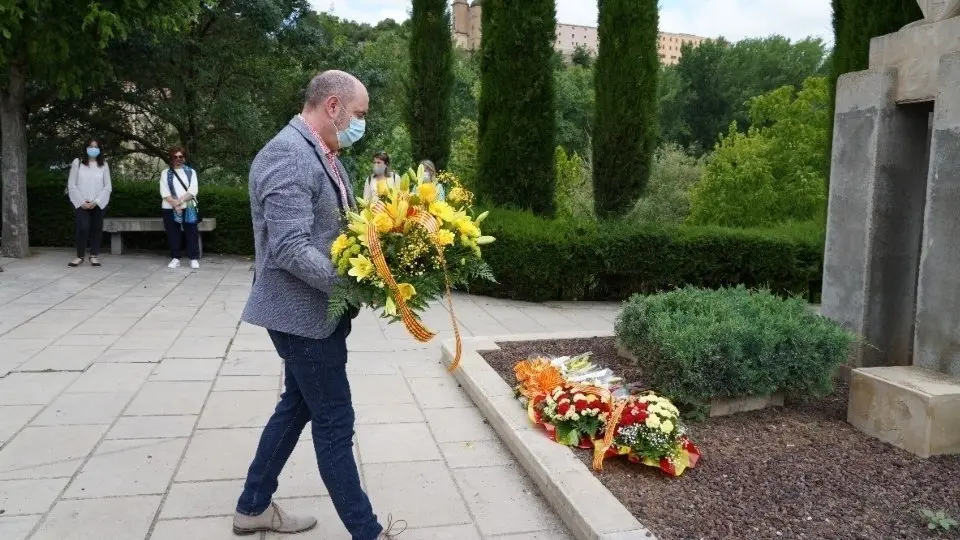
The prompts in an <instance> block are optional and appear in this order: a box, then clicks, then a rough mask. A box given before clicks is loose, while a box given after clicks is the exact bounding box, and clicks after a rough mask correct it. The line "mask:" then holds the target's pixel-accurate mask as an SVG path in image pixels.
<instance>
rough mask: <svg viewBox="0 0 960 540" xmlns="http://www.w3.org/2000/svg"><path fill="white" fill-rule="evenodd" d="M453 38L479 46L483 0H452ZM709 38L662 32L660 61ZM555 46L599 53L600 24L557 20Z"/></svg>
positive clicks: (670, 61) (670, 59) (671, 59)
mask: <svg viewBox="0 0 960 540" xmlns="http://www.w3.org/2000/svg"><path fill="white" fill-rule="evenodd" d="M452 23H453V24H452V26H453V28H452V31H453V42H454V44H455V45H456V46H457V47H460V48H462V49H467V50H470V51H474V50H477V49H479V48H480V35H481V28H480V26H481V25H480V0H473V1H472V2H469V3H468V2H467V0H453V17H452ZM705 39H707V38H704V37H700V36H694V35H691V34H672V33H667V32H660V46H659V53H660V62H661V63H664V64H668V65H673V64H676V63H677V62H679V61H680V47H682V46H683V45H684V44H685V43H690V44H691V45H693V46H694V47H696V46H698V45H700V43H701V42H703V40H705ZM554 47H555V48H556V49H557V51H559V52H560V53H562V54H563V55H564V56H567V57H569V56H570V55H572V54H573V52H574V51H575V50H576V49H577V47H584V48H586V49H587V50H588V51H590V52H591V54H594V55H595V54H597V27H595V26H584V25H580V24H563V23H557V38H556V41H554Z"/></svg>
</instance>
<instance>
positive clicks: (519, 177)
mask: <svg viewBox="0 0 960 540" xmlns="http://www.w3.org/2000/svg"><path fill="white" fill-rule="evenodd" d="M481 24H482V25H483V34H482V37H481V42H480V55H481V56H480V77H481V94H480V104H479V126H478V127H479V133H478V134H479V145H480V150H479V159H478V161H479V174H478V178H477V191H478V194H479V196H480V197H481V199H483V200H486V201H488V202H492V203H494V204H497V205H501V206H509V207H515V208H525V209H530V210H533V211H534V212H535V213H537V214H540V215H551V214H553V212H554V192H555V191H556V178H555V175H554V168H555V167H554V161H553V155H554V150H555V147H556V142H555V141H556V118H555V116H554V108H555V105H554V99H555V98H554V79H553V56H554V50H553V43H554V40H555V39H556V25H557V21H556V6H555V4H554V0H484V1H483V10H482V21H481Z"/></svg>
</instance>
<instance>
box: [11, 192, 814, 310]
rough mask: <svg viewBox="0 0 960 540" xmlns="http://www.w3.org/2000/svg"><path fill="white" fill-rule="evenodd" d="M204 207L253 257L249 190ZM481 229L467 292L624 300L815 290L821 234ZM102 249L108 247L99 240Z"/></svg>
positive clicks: (67, 233) (143, 236)
mask: <svg viewBox="0 0 960 540" xmlns="http://www.w3.org/2000/svg"><path fill="white" fill-rule="evenodd" d="M157 189H158V188H157V186H156V183H155V182H117V183H115V185H114V190H113V195H112V196H111V200H110V206H109V207H108V208H107V216H108V217H150V216H157V217H159V216H160V201H159V199H160V196H159V193H158V191H157ZM63 190H64V182H62V181H50V180H41V181H31V182H30V183H29V185H28V188H27V191H28V197H29V202H30V208H29V212H30V216H29V217H30V238H31V244H32V245H35V246H69V245H71V244H72V243H73V234H74V225H73V213H72V211H71V206H70V203H69V201H68V200H67V196H66V195H65V194H64V192H63ZM199 199H200V205H201V210H202V212H203V213H204V215H205V216H207V217H213V218H216V219H217V229H216V230H215V231H213V232H209V233H204V235H203V244H204V250H205V251H209V252H219V253H230V254H236V255H253V251H254V248H253V226H252V225H251V222H250V205H249V202H248V198H247V190H246V189H245V188H242V187H227V186H216V185H204V186H201V191H200V197H199ZM483 226H484V233H485V234H491V235H493V236H496V238H497V241H496V242H495V243H494V244H491V245H489V246H485V248H484V257H485V258H486V260H487V261H488V262H489V263H490V266H491V267H492V268H493V271H494V274H495V275H496V276H497V280H498V281H499V283H498V284H488V283H478V284H477V285H476V286H475V287H474V288H473V289H472V290H473V291H474V292H478V293H481V294H486V295H489V296H498V297H504V298H511V299H517V300H527V301H533V302H540V301H549V300H624V299H626V298H629V297H630V295H632V294H634V293H648V292H653V291H659V290H665V289H670V288H673V287H678V286H683V285H697V286H702V287H721V286H726V285H737V284H744V285H747V286H749V287H763V286H767V287H770V288H771V289H773V290H775V291H777V292H779V293H792V294H808V295H810V296H811V299H812V297H813V294H814V293H816V292H818V290H819V284H818V281H819V279H820V268H821V265H822V260H823V235H822V231H820V229H819V228H817V227H815V226H800V227H792V228H782V229H773V230H738V229H723V228H711V227H690V226H678V227H673V228H651V227H646V226H638V225H636V224H632V223H629V222H608V223H602V224H596V223H591V222H586V223H581V222H576V221H568V220H562V219H543V218H538V217H535V216H533V215H532V214H529V213H526V212H517V211H508V210H494V211H493V212H492V213H491V215H490V217H488V218H487V219H486V220H485V221H484V222H483ZM124 242H125V243H126V244H127V245H128V246H129V247H134V248H145V249H159V250H162V249H165V247H166V240H165V238H164V236H163V233H139V234H127V235H124ZM105 245H106V244H105Z"/></svg>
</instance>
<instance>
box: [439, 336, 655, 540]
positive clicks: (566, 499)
mask: <svg viewBox="0 0 960 540" xmlns="http://www.w3.org/2000/svg"><path fill="white" fill-rule="evenodd" d="M612 335H613V334H612V333H604V332H564V333H558V334H525V335H512V336H503V337H496V336H491V337H477V338H465V339H464V340H463V355H462V356H461V359H460V367H459V368H458V369H457V370H456V371H454V373H453V375H454V376H455V377H456V379H457V381H458V382H459V383H460V385H461V386H462V387H463V389H464V390H465V391H466V392H467V395H469V396H470V398H471V399H472V400H473V402H474V403H475V404H476V405H477V408H478V409H480V412H481V413H482V414H483V416H484V417H485V418H486V419H487V421H488V422H489V423H490V425H491V426H493V429H494V430H496V432H497V435H499V436H500V440H502V441H503V443H504V444H506V446H507V448H509V449H510V452H512V453H513V455H514V457H516V459H517V461H518V462H519V463H520V465H521V466H522V467H523V468H524V470H526V472H527V474H529V475H530V477H531V478H532V479H533V481H534V482H535V483H536V485H537V487H538V488H539V489H540V492H541V493H542V494H543V495H544V497H546V499H547V501H548V502H549V503H550V505H551V506H552V507H553V509H554V510H555V511H556V512H557V514H558V515H559V516H560V519H562V520H563V522H564V523H565V524H566V526H567V527H568V528H569V529H570V531H571V532H572V533H573V535H574V537H576V538H577V540H639V539H652V540H656V537H655V536H654V535H653V533H652V532H650V531H649V530H648V529H647V528H646V527H644V526H643V525H642V524H641V523H640V522H639V521H637V519H636V518H635V517H633V514H631V513H630V511H629V510H627V509H626V507H624V506H623V504H621V503H620V501H618V500H617V499H616V497H614V496H613V495H612V494H611V493H610V491H608V490H607V488H606V487H604V485H603V484H602V483H601V482H600V481H599V480H597V478H596V477H595V476H593V473H592V472H591V471H590V469H589V468H588V467H587V466H586V465H584V463H583V462H582V461H580V460H579V459H577V457H576V456H574V455H573V452H571V451H570V449H568V448H566V447H564V446H562V445H559V444H557V443H555V442H553V441H551V440H550V439H548V438H547V437H546V436H545V435H544V433H543V431H542V430H540V429H539V428H538V427H537V426H534V425H533V424H531V423H530V419H529V418H527V413H526V411H524V409H523V408H522V407H521V406H520V404H519V403H518V402H517V400H516V398H515V397H514V393H513V389H512V388H510V386H509V385H508V384H507V383H505V382H504V381H503V379H502V378H501V377H500V375H499V374H498V373H497V372H496V371H494V370H493V368H491V367H490V365H489V364H487V362H486V360H484V359H483V357H482V356H480V353H481V352H489V351H497V350H499V349H500V348H499V347H498V346H497V342H504V341H538V340H553V339H578V338H592V337H610V336H612ZM453 351H454V344H453V341H452V340H448V341H446V342H444V343H443V352H442V359H443V362H444V364H445V365H448V366H449V365H450V362H451V361H452V360H453Z"/></svg>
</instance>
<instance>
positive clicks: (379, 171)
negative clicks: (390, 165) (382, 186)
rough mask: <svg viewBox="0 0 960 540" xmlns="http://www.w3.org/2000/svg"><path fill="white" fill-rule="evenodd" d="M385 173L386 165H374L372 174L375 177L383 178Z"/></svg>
mask: <svg viewBox="0 0 960 540" xmlns="http://www.w3.org/2000/svg"><path fill="white" fill-rule="evenodd" d="M386 172H387V166H386V165H374V166H373V174H375V175H377V176H383V175H384V174H385V173H386Z"/></svg>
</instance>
